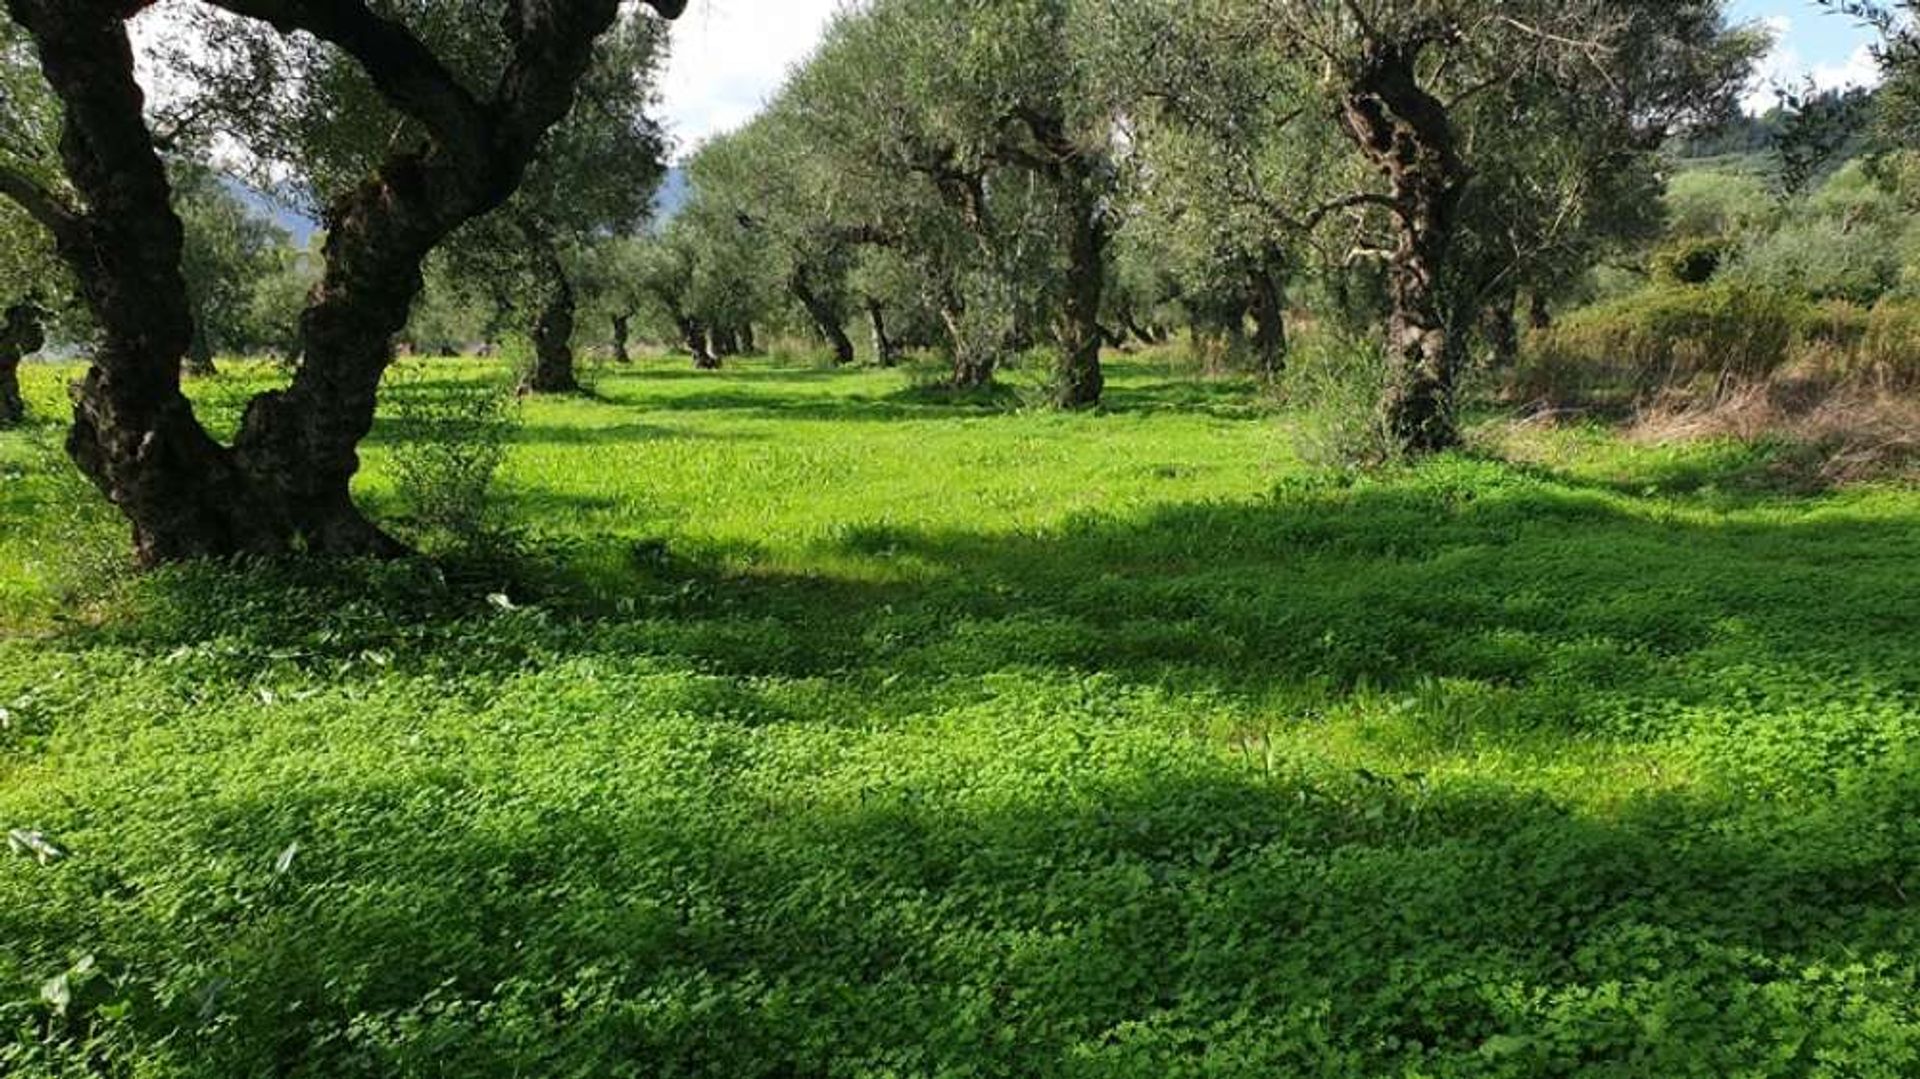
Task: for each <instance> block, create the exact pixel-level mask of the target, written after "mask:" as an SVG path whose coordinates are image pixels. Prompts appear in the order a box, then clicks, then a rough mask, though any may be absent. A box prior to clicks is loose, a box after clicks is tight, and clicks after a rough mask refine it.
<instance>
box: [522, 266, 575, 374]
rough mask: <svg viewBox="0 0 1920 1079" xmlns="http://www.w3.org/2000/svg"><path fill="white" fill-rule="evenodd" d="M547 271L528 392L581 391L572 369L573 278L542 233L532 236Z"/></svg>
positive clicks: (537, 317) (537, 318)
mask: <svg viewBox="0 0 1920 1079" xmlns="http://www.w3.org/2000/svg"><path fill="white" fill-rule="evenodd" d="M531 238H532V239H533V241H534V242H535V244H536V250H537V251H538V254H539V258H540V262H541V264H542V266H543V267H544V270H545V274H546V281H545V285H546V288H545V290H544V295H543V298H542V303H541V305H540V313H539V315H538V316H536V317H535V318H534V320H533V367H532V369H530V370H529V371H528V372H527V376H526V382H525V385H524V388H525V389H526V391H527V392H529V393H578V392H580V380H579V379H578V378H576V377H575V376H574V372H573V324H574V306H575V301H574V293H573V282H572V281H571V280H569V279H568V278H567V268H566V265H565V264H564V263H562V262H561V261H560V256H559V254H558V253H557V252H555V251H554V249H553V244H552V243H551V242H550V241H548V240H547V239H546V238H545V237H543V236H533V237H531Z"/></svg>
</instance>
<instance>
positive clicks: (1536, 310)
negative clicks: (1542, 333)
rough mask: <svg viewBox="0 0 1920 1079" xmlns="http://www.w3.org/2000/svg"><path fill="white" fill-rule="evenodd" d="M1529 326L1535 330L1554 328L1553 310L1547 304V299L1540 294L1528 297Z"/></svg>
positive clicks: (1535, 293) (1536, 293) (1534, 293)
mask: <svg viewBox="0 0 1920 1079" xmlns="http://www.w3.org/2000/svg"><path fill="white" fill-rule="evenodd" d="M1527 326H1528V327H1530V328H1532V329H1535V330H1545V329H1550V328H1551V327H1552V326H1553V308H1552V307H1550V306H1549V305H1548V304H1547V299H1546V297H1544V296H1542V295H1540V294H1539V293H1538V292H1532V293H1528V295H1527Z"/></svg>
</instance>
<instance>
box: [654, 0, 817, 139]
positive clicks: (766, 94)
mask: <svg viewBox="0 0 1920 1079" xmlns="http://www.w3.org/2000/svg"><path fill="white" fill-rule="evenodd" d="M840 6H841V2H840V0H693V3H691V4H690V5H688V8H687V13H686V14H685V15H682V16H681V17H680V19H679V21H678V22H676V23H674V26H673V57H672V59H671V60H670V61H669V63H668V65H667V71H666V76H665V78H664V79H663V80H662V84H661V93H662V96H663V98H664V99H665V104H666V118H667V122H668V125H669V127H670V129H671V130H672V131H673V133H674V134H675V135H676V136H677V137H678V138H679V139H680V143H681V149H682V150H691V149H693V148H694V147H695V146H697V145H698V144H699V143H700V141H701V140H703V139H708V138H711V137H713V136H715V135H719V134H724V133H726V132H728V131H731V130H733V129H734V128H737V127H739V126H740V125H742V124H744V123H746V122H747V121H748V120H750V119H752V118H753V116H754V114H755V113H758V112H759V111H760V109H761V107H762V106H763V105H765V104H766V103H767V100H768V99H769V98H771V97H772V96H773V94H774V92H775V91H776V90H778V89H779V88H780V84H781V83H782V82H784V81H786V78H787V75H788V73H789V71H790V70H791V68H792V67H793V66H794V65H795V64H798V63H799V62H800V61H802V60H804V59H806V57H807V55H808V54H809V53H811V52H812V51H813V49H814V46H816V45H818V44H819V42H820V37H821V34H822V33H823V32H824V31H825V30H826V26H827V22H828V20H829V19H830V18H832V16H833V13H834V12H835V11H837V10H839V8H840Z"/></svg>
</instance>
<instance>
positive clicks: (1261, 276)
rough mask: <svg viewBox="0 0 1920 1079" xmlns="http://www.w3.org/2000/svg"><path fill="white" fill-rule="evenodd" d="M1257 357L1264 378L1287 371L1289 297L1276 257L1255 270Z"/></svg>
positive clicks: (1254, 294) (1254, 317) (1254, 305)
mask: <svg viewBox="0 0 1920 1079" xmlns="http://www.w3.org/2000/svg"><path fill="white" fill-rule="evenodd" d="M1253 356H1254V362H1255V363H1257V364H1258V365H1259V369H1260V377H1261V379H1262V380H1264V381H1267V382H1271V381H1273V380H1274V379H1276V378H1279V377H1280V373H1281V372H1282V371H1284V370H1286V367H1287V297H1286V292H1285V291H1284V289H1283V288H1282V286H1281V284H1280V275H1279V272H1278V269H1277V267H1275V266H1274V265H1273V263H1272V260H1266V262H1265V264H1263V265H1261V266H1259V267H1257V268H1256V269H1255V270H1254V272H1253Z"/></svg>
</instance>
